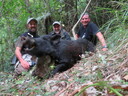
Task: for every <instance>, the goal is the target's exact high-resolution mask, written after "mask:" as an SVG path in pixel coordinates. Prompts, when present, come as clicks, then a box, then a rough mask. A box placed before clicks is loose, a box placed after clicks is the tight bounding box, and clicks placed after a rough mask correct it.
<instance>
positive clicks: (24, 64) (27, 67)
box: [20, 60, 30, 69]
mask: <svg viewBox="0 0 128 96" xmlns="http://www.w3.org/2000/svg"><path fill="white" fill-rule="evenodd" d="M20 63H21V65H22V67H23V68H25V69H29V68H30V65H29V63H28V62H27V61H25V60H21V61H20Z"/></svg>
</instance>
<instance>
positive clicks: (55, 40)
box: [51, 34, 61, 44]
mask: <svg viewBox="0 0 128 96" xmlns="http://www.w3.org/2000/svg"><path fill="white" fill-rule="evenodd" d="M60 38H61V36H60V35H58V34H56V35H52V36H51V42H52V43H53V44H57V43H59V42H60Z"/></svg>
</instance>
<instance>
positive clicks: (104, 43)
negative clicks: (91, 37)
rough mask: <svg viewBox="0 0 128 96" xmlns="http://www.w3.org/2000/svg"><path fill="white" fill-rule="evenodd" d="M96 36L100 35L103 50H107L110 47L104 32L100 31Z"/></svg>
mask: <svg viewBox="0 0 128 96" xmlns="http://www.w3.org/2000/svg"><path fill="white" fill-rule="evenodd" d="M96 36H97V37H98V39H99V41H100V42H101V44H102V50H103V51H107V50H108V48H107V44H106V42H105V39H104V36H103V34H102V33H101V32H98V33H96Z"/></svg>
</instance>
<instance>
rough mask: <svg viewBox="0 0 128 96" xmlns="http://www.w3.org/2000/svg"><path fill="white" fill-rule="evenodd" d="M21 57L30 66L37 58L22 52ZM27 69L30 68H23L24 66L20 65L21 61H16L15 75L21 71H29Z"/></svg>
mask: <svg viewBox="0 0 128 96" xmlns="http://www.w3.org/2000/svg"><path fill="white" fill-rule="evenodd" d="M22 58H23V59H24V60H25V61H27V62H28V63H29V64H30V68H31V67H33V66H34V65H35V64H36V62H37V58H36V57H34V56H31V55H29V54H24V55H23V56H22ZM29 70H30V69H25V68H24V67H23V66H22V65H21V63H20V62H19V61H18V62H17V63H16V65H15V73H16V74H17V75H19V74H21V73H22V72H26V71H29Z"/></svg>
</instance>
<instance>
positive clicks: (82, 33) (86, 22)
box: [76, 13, 107, 51]
mask: <svg viewBox="0 0 128 96" xmlns="http://www.w3.org/2000/svg"><path fill="white" fill-rule="evenodd" d="M80 22H81V23H82V26H81V27H80V29H79V31H78V33H77V34H76V38H77V39H78V38H86V39H87V40H89V41H91V42H92V43H93V44H94V45H96V43H97V38H98V39H99V41H100V42H101V45H102V50H103V51H107V45H106V42H105V39H104V36H103V35H102V33H101V32H100V31H99V28H98V27H97V25H96V24H94V23H93V22H91V20H90V17H89V14H87V13H85V14H83V15H82V18H81V20H80Z"/></svg>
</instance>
